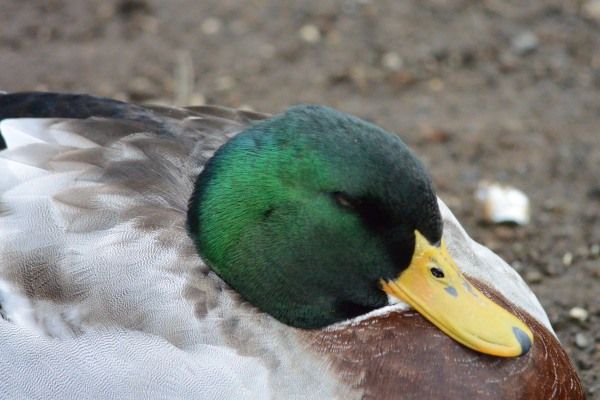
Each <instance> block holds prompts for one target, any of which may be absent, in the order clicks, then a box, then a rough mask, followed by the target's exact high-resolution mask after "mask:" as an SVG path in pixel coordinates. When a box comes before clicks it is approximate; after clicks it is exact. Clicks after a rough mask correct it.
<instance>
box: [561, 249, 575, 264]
mask: <svg viewBox="0 0 600 400" xmlns="http://www.w3.org/2000/svg"><path fill="white" fill-rule="evenodd" d="M562 263H563V265H564V266H565V267H570V266H571V264H573V253H571V252H570V251H568V252H566V253H565V254H564V255H563V257H562Z"/></svg>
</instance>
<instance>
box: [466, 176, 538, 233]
mask: <svg viewBox="0 0 600 400" xmlns="http://www.w3.org/2000/svg"><path fill="white" fill-rule="evenodd" d="M475 200H476V201H477V208H478V212H479V215H480V218H481V219H482V220H483V221H485V222H488V223H494V224H501V223H513V224H518V225H527V224H528V223H529V220H530V209H529V198H528V197H527V195H526V194H525V193H523V192H522V191H520V190H519V189H517V188H514V187H512V186H507V185H502V184H500V183H496V182H488V181H481V182H479V183H478V185H477V190H476V191H475ZM509 239H510V238H509Z"/></svg>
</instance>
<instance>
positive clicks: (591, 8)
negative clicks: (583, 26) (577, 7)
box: [581, 0, 600, 22]
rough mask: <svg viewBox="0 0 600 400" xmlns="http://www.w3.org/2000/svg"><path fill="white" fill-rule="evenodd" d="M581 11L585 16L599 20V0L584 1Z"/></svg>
mask: <svg viewBox="0 0 600 400" xmlns="http://www.w3.org/2000/svg"><path fill="white" fill-rule="evenodd" d="M581 11H582V12H583V15H584V16H586V17H587V18H590V19H593V20H596V21H599V22H600V0H590V1H586V2H585V4H584V5H583V7H581Z"/></svg>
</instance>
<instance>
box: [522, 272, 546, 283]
mask: <svg viewBox="0 0 600 400" xmlns="http://www.w3.org/2000/svg"><path fill="white" fill-rule="evenodd" d="M543 278H544V277H543V275H542V274H541V273H540V272H539V271H535V270H534V271H528V272H527V273H525V280H526V281H527V282H529V283H539V282H541V281H542V279H543Z"/></svg>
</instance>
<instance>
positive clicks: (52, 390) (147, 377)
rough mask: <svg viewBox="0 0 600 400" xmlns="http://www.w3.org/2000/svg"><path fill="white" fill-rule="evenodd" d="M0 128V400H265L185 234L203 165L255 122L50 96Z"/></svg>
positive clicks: (0, 104)
mask: <svg viewBox="0 0 600 400" xmlns="http://www.w3.org/2000/svg"><path fill="white" fill-rule="evenodd" d="M0 115H1V116H2V118H3V120H2V121H1V122H0V130H1V132H2V135H3V137H4V139H5V140H6V144H7V145H8V149H6V150H3V151H1V152H0V171H1V174H0V338H2V340H1V343H0V354H1V356H0V376H1V377H2V379H0V393H2V394H1V395H0V397H2V398H32V399H45V398H47V399H54V398H82V399H85V398H88V399H89V398H106V399H109V398H115V399H117V398H118V399H133V398H136V399H137V398H174V399H175V398H195V399H198V398H215V399H229V398H263V397H265V396H266V395H267V394H266V392H265V388H266V387H268V386H269V383H270V382H268V381H267V379H268V374H267V371H266V368H265V365H264V363H263V362H261V361H260V360H259V359H258V358H254V357H251V356H246V355H242V354H240V353H239V352H238V351H237V349H236V348H235V347H234V346H231V345H228V344H227V343H224V342H223V340H222V337H221V335H219V333H218V332H217V331H216V329H217V328H216V326H217V325H215V324H213V325H210V321H212V318H214V319H215V320H217V321H219V318H221V319H223V320H224V321H225V320H226V318H223V317H222V316H219V315H218V309H219V305H220V304H219V302H227V301H229V302H230V303H229V304H231V302H232V301H233V300H231V295H230V294H229V293H228V292H227V291H226V290H224V289H223V287H222V283H221V282H220V280H219V279H218V278H216V277H215V276H212V274H210V273H209V270H208V268H207V267H206V266H205V265H204V264H203V263H202V261H201V260H200V259H199V258H198V256H197V255H196V254H195V250H194V246H193V243H192V242H191V240H190V239H189V238H188V236H187V234H186V230H185V214H186V208H187V202H188V198H189V196H190V195H191V191H192V186H193V180H194V179H195V176H196V175H197V174H198V172H199V171H200V170H201V168H202V166H203V164H204V162H205V160H206V159H207V158H208V157H210V155H212V152H214V150H215V149H216V148H217V147H218V146H219V145H220V144H221V143H223V142H224V141H225V140H226V138H227V137H229V136H231V135H233V134H235V133H236V132H238V131H239V130H240V129H242V127H243V126H245V125H247V124H248V123H250V122H251V120H253V119H255V118H258V117H259V116H258V115H254V114H251V113H244V112H239V113H238V112H235V111H233V110H231V111H227V110H226V109H220V108H214V109H212V108H210V107H204V108H196V109H193V110H186V109H167V108H162V107H156V108H147V109H142V108H139V107H137V106H129V105H125V104H124V103H120V102H115V101H112V100H105V99H98V98H94V97H89V96H71V95H66V96H63V95H55V94H18V95H0ZM36 117H44V118H42V119H40V118H36ZM217 127H218V128H217ZM212 309H214V310H216V311H214V312H215V313H217V315H215V317H210V318H209V317H208V316H207V314H208V312H209V311H210V310H212ZM200 310H203V311H204V314H201V313H200ZM238 320H239V318H238ZM201 324H205V325H206V324H209V327H211V326H212V328H213V330H212V331H211V330H210V329H203V326H200V325H201Z"/></svg>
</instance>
